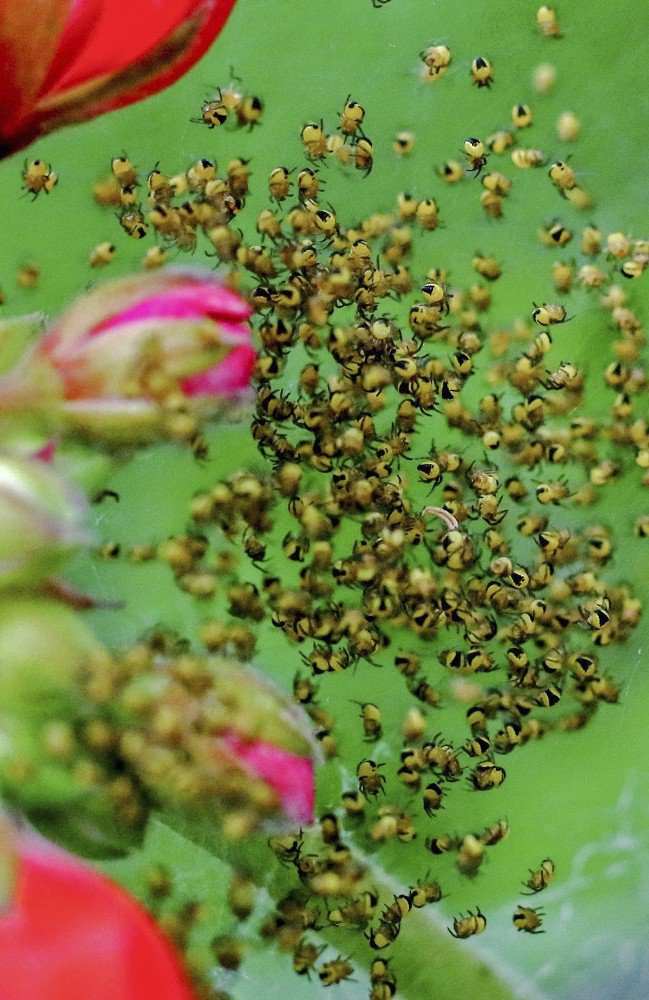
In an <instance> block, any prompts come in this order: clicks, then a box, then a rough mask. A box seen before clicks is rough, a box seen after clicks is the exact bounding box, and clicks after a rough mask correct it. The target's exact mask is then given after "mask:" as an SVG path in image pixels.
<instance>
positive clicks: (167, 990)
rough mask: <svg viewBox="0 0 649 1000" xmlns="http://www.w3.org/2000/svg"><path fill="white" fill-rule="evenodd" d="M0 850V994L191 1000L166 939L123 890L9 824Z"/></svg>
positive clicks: (19, 998) (9, 997) (15, 999)
mask: <svg viewBox="0 0 649 1000" xmlns="http://www.w3.org/2000/svg"><path fill="white" fill-rule="evenodd" d="M0 851H1V852H2V858H3V861H4V869H5V871H6V872H7V873H8V878H6V879H5V891H4V895H5V897H6V898H5V899H4V900H3V902H4V906H2V909H1V912H0V984H1V985H0V995H1V996H2V997H3V998H6V1000H36V998H38V1000H60V998H62V997H65V1000H117V998H118V997H119V1000H154V998H158V997H160V998H162V997H164V1000H192V997H193V995H194V994H193V991H192V990H191V987H190V985H189V981H188V978H187V976H186V974H185V972H184V970H183V969H182V968H181V965H180V962H179V960H178V958H177V956H176V954H175V953H174V951H173V948H172V947H171V945H170V943H169V942H168V941H167V940H166V939H165V938H164V937H163V936H162V934H161V933H160V931H159V930H158V929H157V928H156V926H155V924H154V923H153V921H152V920H151V918H150V917H149V916H148V914H147V913H145V911H144V910H143V909H142V908H141V907H140V906H139V905H138V904H137V903H136V902H135V900H133V899H131V898H130V897H129V896H127V894H126V893H125V892H124V891H123V890H122V889H120V888H119V887H118V886H116V885H114V884H113V883H112V882H110V881H109V880H108V879H106V878H104V877H103V876H102V875H99V874H97V873H96V872H94V871H93V870H92V869H91V868H88V867H87V866H86V865H84V864H82V863H81V862H80V861H78V860H77V859H76V858H74V857H72V856H71V855H69V854H65V853H64V852H63V851H61V850H59V849H58V848H57V847H55V846H54V845H53V844H50V843H49V842H48V841H46V840H43V839H42V838H40V837H38V836H36V835H35V834H32V833H30V832H29V831H24V830H12V828H11V827H9V826H8V824H7V825H6V826H5V827H4V828H3V836H2V843H0ZM0 874H1V873H0Z"/></svg>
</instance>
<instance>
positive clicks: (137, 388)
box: [0, 268, 255, 442]
mask: <svg viewBox="0 0 649 1000" xmlns="http://www.w3.org/2000/svg"><path fill="white" fill-rule="evenodd" d="M249 315H250V309H249V307H248V305H247V303H246V302H245V301H244V300H243V299H242V298H241V297H240V296H239V295H238V294H237V293H236V292H233V291H232V290H231V289H229V288H227V287H226V286H225V285H223V284H222V283H221V282H220V281H218V280H217V279H216V278H215V277H214V276H213V275H212V274H210V273H209V272H206V271H199V270H194V269H188V268H184V269H180V268H179V269H168V270H165V271H163V272H152V273H149V274H147V275H138V276H134V277H128V278H122V279H120V280H118V281H113V282H107V283H105V284H103V285H99V286H97V287H96V288H94V289H93V290H92V291H90V292H89V293H87V294H86V295H82V296H81V297H80V298H78V299H77V300H76V302H75V303H73V305H72V306H71V307H70V308H69V309H68V310H67V312H66V313H64V314H63V316H62V317H61V318H60V319H59V320H58V321H57V322H55V323H54V324H53V325H52V326H51V327H50V328H49V329H48V330H47V331H46V332H45V334H44V335H43V337H42V338H41V340H40V341H39V342H38V343H37V345H36V347H35V348H34V349H33V350H32V351H30V353H29V355H28V356H26V357H24V358H23V360H22V362H21V364H20V365H19V366H18V368H17V369H16V370H15V371H14V372H12V373H11V374H10V375H8V376H7V377H6V378H5V379H4V380H0V411H1V410H3V409H4V411H5V412H6V411H7V410H9V411H11V409H12V408H13V409H17V408H18V407H21V408H23V409H24V408H25V407H27V408H30V407H31V408H32V409H41V410H44V411H45V413H46V415H49V417H50V419H51V420H54V421H56V420H58V421H59V422H62V424H63V426H64V427H66V428H68V429H71V430H73V431H76V432H79V433H81V434H82V435H85V436H89V437H92V438H98V439H100V440H104V441H116V442H130V441H140V440H147V439H150V438H152V437H155V436H159V435H161V434H163V433H164V432H165V428H166V427H167V426H168V419H169V413H170V412H172V413H173V412H176V411H177V408H178V406H179V404H180V405H181V406H182V407H183V408H185V409H186V410H188V411H189V412H190V413H195V414H200V415H201V416H210V415H213V414H215V413H216V412H218V411H219V410H220V409H222V408H223V407H224V406H226V405H227V404H228V403H231V401H232V400H234V399H237V398H240V397H241V396H242V394H243V393H244V392H245V390H246V389H247V388H248V386H249V383H250V378H251V374H252V369H253V365H254V361H255V350H254V348H253V346H252V341H251V332H250V327H249V325H248V322H247V320H248V317H249Z"/></svg>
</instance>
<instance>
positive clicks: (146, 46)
mask: <svg viewBox="0 0 649 1000" xmlns="http://www.w3.org/2000/svg"><path fill="white" fill-rule="evenodd" d="M234 2H235V0H164V3H160V0H131V2H130V3H128V4H124V3H123V2H122V0H41V2H40V3H38V4H30V3H25V2H24V0H3V2H2V4H1V5H0V64H1V65H2V66H3V70H4V72H3V85H2V92H1V94H0V123H1V124H0V155H2V154H4V155H7V154H9V153H13V152H15V151H16V150H18V149H21V148H22V147H23V146H26V145H27V144H28V143H30V142H32V140H33V139H35V138H36V137H37V136H39V135H43V134H44V133H46V132H51V131H53V130H54V129H57V128H61V127H62V126H64V125H70V124H73V123H75V122H80V121H84V120H85V119H87V118H94V117H95V116H96V115H100V114H103V113H104V112H106V111H112V110H114V109H115V108H120V107H123V106H124V105H126V104H131V103H133V102H134V101H139V100H142V98H144V97H148V96H149V95H150V94H154V93H156V92H157V91H159V90H162V89H163V88H164V87H167V86H169V84H171V83H173V82H174V81H175V80H177V79H178V78H179V77H180V76H182V75H183V73H185V72H187V70H188V69H189V68H190V67H191V66H193V64H194V63H195V62H196V61H197V60H198V59H200V57H201V56H202V55H203V54H204V53H205V52H206V51H207V49H208V48H209V46H210V45H211V44H212V42H213V41H214V39H215V38H216V36H217V35H218V34H219V32H220V31H221V28H222V27H223V25H224V24H225V22H226V20H227V18H228V15H229V13H230V11H231V10H232V7H233V6H234Z"/></svg>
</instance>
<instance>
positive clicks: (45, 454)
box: [32, 440, 58, 462]
mask: <svg viewBox="0 0 649 1000" xmlns="http://www.w3.org/2000/svg"><path fill="white" fill-rule="evenodd" d="M57 446H58V441H55V440H52V441H46V442H45V444H44V445H43V447H42V448H39V449H38V451H35V452H34V454H33V455H32V458H36V459H38V461H39V462H51V461H52V460H53V458H54V455H55V454H56V449H57Z"/></svg>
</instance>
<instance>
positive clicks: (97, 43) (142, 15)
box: [41, 0, 235, 110]
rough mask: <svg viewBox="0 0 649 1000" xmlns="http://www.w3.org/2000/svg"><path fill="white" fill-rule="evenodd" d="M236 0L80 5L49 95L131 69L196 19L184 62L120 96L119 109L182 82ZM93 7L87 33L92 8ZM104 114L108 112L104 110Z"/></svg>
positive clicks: (46, 89)
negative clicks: (184, 74)
mask: <svg viewBox="0 0 649 1000" xmlns="http://www.w3.org/2000/svg"><path fill="white" fill-rule="evenodd" d="M234 3H235V0H203V2H202V3H201V2H197V0H130V2H129V3H128V10H126V9H125V4H124V2H123V0H112V2H111V0H108V2H103V3H102V2H101V0H91V2H90V3H88V2H87V0H85V2H77V3H76V4H75V9H74V11H73V13H72V15H71V17H70V19H69V21H68V24H67V25H66V29H65V32H64V35H63V37H62V39H61V44H60V46H59V50H58V52H57V54H56V56H55V58H54V61H53V63H52V66H51V68H50V71H49V73H48V75H47V78H46V80H45V82H44V85H43V88H42V91H41V92H42V94H46V95H48V96H50V95H52V94H58V93H62V92H63V91H66V90H71V89H72V88H75V87H79V86H83V84H85V83H87V82H88V81H90V80H94V79H96V78H97V77H101V76H109V75H110V76H112V75H114V74H115V73H119V72H120V71H122V70H124V69H126V68H127V67H129V66H132V65H134V64H136V63H138V62H140V61H141V60H143V59H144V58H146V56H147V54H148V53H150V52H151V51H152V50H153V49H155V48H157V47H158V46H159V45H160V44H161V43H162V42H164V40H165V39H166V38H167V37H168V36H169V35H171V34H173V32H174V31H176V29H177V28H179V27H180V26H181V25H183V24H184V23H185V21H187V20H188V19H190V18H192V17H197V18H198V23H199V25H200V27H199V28H198V31H197V33H196V36H195V38H194V40H193V42H192V44H191V46H190V48H189V50H188V51H187V52H186V53H185V54H184V56H183V57H182V59H181V60H180V61H179V62H178V63H176V64H174V65H173V66H171V67H165V68H164V69H163V70H162V71H160V72H159V73H158V74H157V75H156V76H155V77H154V78H153V79H151V80H148V81H147V82H146V84H143V85H142V86H140V87H139V88H137V89H136V91H134V92H131V93H129V94H125V95H122V96H121V97H120V99H119V100H118V101H117V103H116V104H115V105H111V106H118V105H119V106H121V105H124V104H130V103H131V102H132V101H135V100H138V99H139V98H140V97H143V96H146V95H147V94H150V93H154V92H155V91H157V90H160V89H162V87H165V86H168V85H169V84H170V83H172V82H173V80H176V79H178V77H179V76H181V75H182V74H183V73H184V72H186V71H187V70H188V69H189V67H190V66H192V65H193V64H194V63H195V62H196V61H197V60H198V59H199V58H200V57H201V56H202V55H203V54H204V52H206V51H207V49H208V48H209V46H210V45H211V43H212V42H213V40H214V39H215V38H216V36H217V34H218V33H219V31H220V30H221V28H222V27H223V25H224V24H225V21H226V20H227V17H228V15H229V13H230V11H231V9H232V7H233V6H234ZM89 9H92V27H91V28H90V29H89V23H88V22H89V17H88V10H89ZM102 110H108V109H107V108H104V109H102Z"/></svg>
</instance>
